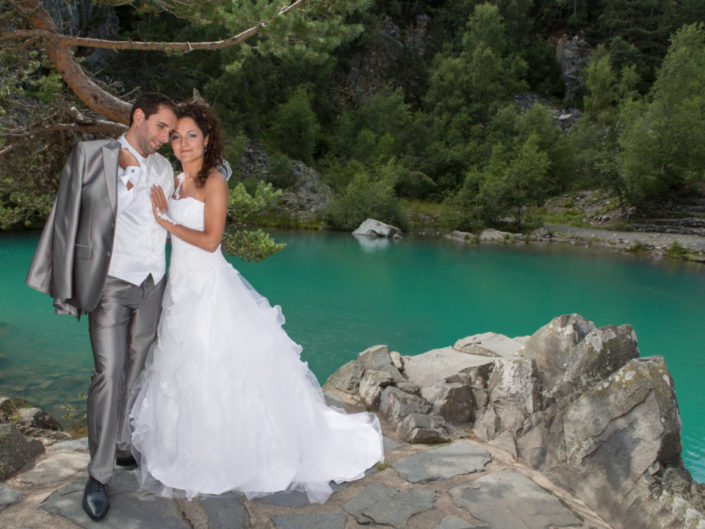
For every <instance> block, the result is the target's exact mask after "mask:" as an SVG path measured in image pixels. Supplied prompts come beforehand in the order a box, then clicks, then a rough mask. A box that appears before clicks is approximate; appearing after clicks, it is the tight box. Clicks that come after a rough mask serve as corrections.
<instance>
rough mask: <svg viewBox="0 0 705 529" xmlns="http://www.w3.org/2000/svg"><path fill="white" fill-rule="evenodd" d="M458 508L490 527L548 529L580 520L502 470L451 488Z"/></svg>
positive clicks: (548, 496)
mask: <svg viewBox="0 0 705 529" xmlns="http://www.w3.org/2000/svg"><path fill="white" fill-rule="evenodd" d="M449 493H450V497H451V498H452V499H453V502H454V503H455V504H456V505H457V506H458V507H460V508H462V509H465V510H466V511H468V512H469V513H470V514H472V516H473V517H475V518H477V519H479V520H483V521H484V522H486V523H487V525H488V526H489V527H491V528H492V529H549V528H551V529H552V528H555V527H568V526H571V525H573V526H574V525H578V526H579V525H580V524H581V523H582V522H581V520H580V519H579V518H577V517H576V516H575V515H574V514H573V513H572V512H571V511H570V510H569V509H568V508H567V507H565V506H564V505H563V504H562V503H561V502H560V501H559V500H558V498H556V497H555V496H554V495H553V494H551V493H550V492H547V491H546V490H544V489H542V488H541V487H539V486H538V485H537V484H536V483H534V482H533V481H531V480H530V479H529V478H527V477H526V476H524V475H523V474H520V473H519V472H517V471H515V470H502V471H501V472H495V473H492V474H488V475H486V476H482V477H481V478H478V479H476V480H474V481H472V482H470V483H466V484H464V485H459V486H457V487H454V488H452V489H451V490H450V491H449Z"/></svg>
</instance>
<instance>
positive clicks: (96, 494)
mask: <svg viewBox="0 0 705 529" xmlns="http://www.w3.org/2000/svg"><path fill="white" fill-rule="evenodd" d="M109 508H110V502H109V501H108V486H107V485H103V484H102V483H101V482H100V481H98V480H96V479H94V478H93V477H91V476H88V483H86V488H85V490H84V491H83V510H84V511H86V513H87V514H88V516H90V517H91V518H93V519H94V520H100V519H102V518H103V517H104V516H105V515H106V514H107V512H108V509H109Z"/></svg>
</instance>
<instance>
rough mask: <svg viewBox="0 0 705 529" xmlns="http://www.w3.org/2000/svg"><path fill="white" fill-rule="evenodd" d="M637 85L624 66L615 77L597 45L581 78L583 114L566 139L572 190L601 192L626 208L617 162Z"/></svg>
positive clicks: (633, 108) (636, 78)
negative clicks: (568, 148)
mask: <svg viewBox="0 0 705 529" xmlns="http://www.w3.org/2000/svg"><path fill="white" fill-rule="evenodd" d="M639 83H640V78H639V76H638V75H637V73H636V69H635V67H633V66H629V67H624V68H622V71H621V74H620V75H617V73H615V71H614V67H613V65H612V60H611V54H610V53H609V52H608V51H607V49H606V48H605V47H604V46H598V48H597V50H595V52H594V53H593V55H592V57H591V58H590V63H589V64H588V67H587V70H586V75H585V95H584V96H583V105H584V110H585V113H584V115H583V117H582V118H581V119H580V120H579V121H578V123H577V124H576V125H575V126H573V127H572V128H571V129H570V131H569V133H568V135H567V138H566V139H567V141H568V142H569V144H570V150H571V153H572V156H573V160H574V163H573V173H574V175H575V181H574V184H573V185H574V187H577V188H599V189H604V190H606V191H608V192H610V193H613V194H615V195H616V196H617V197H618V198H619V200H620V203H621V204H622V205H626V200H627V182H626V180H625V178H624V174H623V171H622V170H621V168H620V164H619V161H618V155H619V151H620V146H619V139H620V135H621V134H622V132H623V131H624V129H625V127H626V126H627V124H628V123H630V122H631V121H632V120H633V118H632V117H631V116H633V115H635V113H636V112H638V110H637V109H638V108H640V107H641V105H642V98H641V96H640V95H639V92H638V90H637V86H638V85H639Z"/></svg>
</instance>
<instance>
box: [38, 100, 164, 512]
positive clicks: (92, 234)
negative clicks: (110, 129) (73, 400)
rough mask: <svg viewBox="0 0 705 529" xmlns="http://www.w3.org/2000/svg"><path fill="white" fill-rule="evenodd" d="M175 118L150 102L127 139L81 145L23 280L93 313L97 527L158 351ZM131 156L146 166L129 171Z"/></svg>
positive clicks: (136, 112)
mask: <svg viewBox="0 0 705 529" xmlns="http://www.w3.org/2000/svg"><path fill="white" fill-rule="evenodd" d="M175 110H176V107H175V105H174V103H173V102H172V101H171V100H170V99H168V98H167V97H166V96H163V95H161V94H155V93H146V94H143V95H142V96H140V97H139V98H138V99H137V101H135V103H134V105H133V106H132V110H131V112H130V126H129V129H128V130H127V132H126V133H125V134H123V135H122V136H121V137H120V138H118V139H112V140H95V141H86V142H79V143H78V144H77V145H76V147H75V148H74V149H73V151H72V153H71V155H70V156H69V159H68V161H67V162H66V165H65V166H64V169H63V171H62V174H61V181H60V184H59V190H58V192H57V195H56V202H55V203H54V208H53V210H52V212H51V214H50V215H49V219H48V220H47V223H46V226H45V227H44V231H43V232H42V235H41V238H40V239H39V244H38V246H37V250H36V252H35V254H34V259H33V260H32V264H31V265H30V269H29V273H28V275H27V280H26V282H27V284H28V285H29V286H30V287H32V288H35V289H37V290H39V291H40V292H45V293H47V294H49V295H50V296H52V297H53V298H54V307H55V309H56V313H57V314H71V315H73V316H76V317H77V318H80V317H81V315H82V314H85V313H88V323H89V332H90V338H91V345H92V348H93V358H94V362H95V368H94V371H93V375H92V378H91V385H90V389H89V391H88V444H89V448H90V455H91V461H90V463H89V465H88V482H87V483H86V488H85V491H84V494H83V508H84V509H85V511H86V512H87V513H88V515H89V516H90V517H91V518H93V519H95V520H99V519H101V518H103V517H104V516H105V514H106V513H107V512H108V508H109V506H110V503H109V500H108V482H109V481H110V478H111V476H112V474H113V464H114V463H115V462H116V463H117V464H118V465H123V466H131V465H134V464H135V461H134V459H133V458H132V455H131V454H130V448H131V443H130V429H129V426H128V424H127V417H126V409H127V408H128V407H129V403H128V397H129V392H130V388H131V387H132V384H133V383H134V382H135V379H136V378H137V376H138V375H139V373H140V371H141V370H142V368H143V367H144V363H145V358H146V356H147V352H148V350H149V347H150V345H151V344H152V342H153V341H154V337H155V334H156V330H157V323H158V322H159V314H160V312H161V300H162V294H163V292H164V285H165V282H166V277H165V275H164V274H165V259H164V245H165V242H166V231H165V230H164V229H163V228H162V227H160V226H159V225H158V224H157V223H156V221H155V220H154V215H153V213H152V206H151V201H150V198H149V190H150V187H151V186H152V185H154V184H157V185H160V186H161V187H162V189H163V190H164V194H165V195H166V196H167V197H168V196H171V194H172V193H173V188H174V173H173V170H172V168H171V164H170V163H169V162H168V161H167V160H166V159H165V158H164V157H163V156H161V155H159V154H157V150H158V149H159V148H160V147H161V145H162V144H163V143H166V142H167V141H168V140H169V135H170V134H171V131H172V130H173V129H174V127H175V126H176V113H175ZM128 152H129V154H131V155H132V156H134V158H136V159H137V161H138V162H139V166H130V167H127V169H122V168H121V167H120V164H119V159H121V158H122V159H125V158H126V157H127V158H129V154H128ZM122 165H127V164H125V163H123V164H122ZM116 456H117V460H116Z"/></svg>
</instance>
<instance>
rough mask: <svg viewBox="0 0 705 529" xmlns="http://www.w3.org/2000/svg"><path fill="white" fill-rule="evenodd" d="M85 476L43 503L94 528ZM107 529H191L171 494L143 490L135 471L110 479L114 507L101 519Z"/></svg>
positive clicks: (116, 475)
mask: <svg viewBox="0 0 705 529" xmlns="http://www.w3.org/2000/svg"><path fill="white" fill-rule="evenodd" d="M84 487H85V479H80V480H76V481H72V482H71V483H69V484H68V485H65V486H63V487H61V488H60V489H59V490H57V491H56V492H54V493H53V494H52V495H51V496H49V497H48V498H47V499H46V500H44V501H43V502H42V503H41V505H40V507H41V508H42V509H44V510H45V511H47V512H50V513H53V514H58V515H59V516H63V517H64V518H68V519H69V520H71V521H72V522H74V523H75V524H77V525H78V526H79V527H83V528H85V529H89V528H90V529H94V528H95V527H96V523H95V522H94V521H93V520H91V519H90V518H89V517H88V515H87V514H86V513H85V511H84V510H83V507H81V501H82V499H83V488H84ZM100 526H101V528H103V529H144V528H146V527H155V528H156V527H158V528H159V529H191V525H190V524H189V523H188V522H186V521H185V520H184V519H183V518H182V517H181V514H180V512H179V510H178V508H177V506H176V503H175V502H174V501H172V500H169V499H167V498H162V497H159V496H155V495H154V494H152V493H150V492H146V491H143V490H140V489H139V487H138V485H137V480H136V478H135V476H134V474H132V472H127V471H117V472H116V473H115V474H114V475H113V479H112V480H111V481H110V510H109V511H108V514H107V515H106V516H105V518H103V519H102V520H101V521H100Z"/></svg>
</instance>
